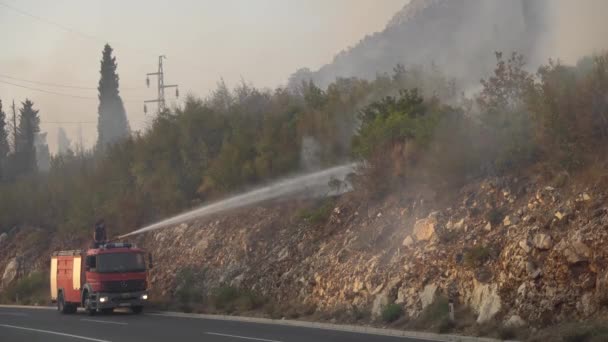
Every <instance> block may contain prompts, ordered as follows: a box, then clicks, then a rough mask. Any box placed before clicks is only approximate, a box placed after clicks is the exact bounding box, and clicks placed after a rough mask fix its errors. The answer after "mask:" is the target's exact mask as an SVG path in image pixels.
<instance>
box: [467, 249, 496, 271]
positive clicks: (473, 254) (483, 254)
mask: <svg viewBox="0 0 608 342" xmlns="http://www.w3.org/2000/svg"><path fill="white" fill-rule="evenodd" d="M491 255H492V253H491V249H490V248H489V247H486V246H482V245H477V246H474V247H472V248H470V249H468V250H467V251H465V253H464V263H465V265H467V266H469V267H479V266H481V265H483V264H484V263H485V262H486V261H487V260H488V259H490V257H491Z"/></svg>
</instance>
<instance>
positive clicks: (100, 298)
mask: <svg viewBox="0 0 608 342" xmlns="http://www.w3.org/2000/svg"><path fill="white" fill-rule="evenodd" d="M107 301H108V297H99V302H100V303H105V302H107Z"/></svg>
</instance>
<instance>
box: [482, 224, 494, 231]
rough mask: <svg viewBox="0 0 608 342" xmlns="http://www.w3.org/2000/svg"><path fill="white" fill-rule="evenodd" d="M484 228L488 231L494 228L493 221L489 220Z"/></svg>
mask: <svg viewBox="0 0 608 342" xmlns="http://www.w3.org/2000/svg"><path fill="white" fill-rule="evenodd" d="M483 229H485V230H486V231H488V232H489V231H491V230H492V222H488V223H486V225H485V227H483Z"/></svg>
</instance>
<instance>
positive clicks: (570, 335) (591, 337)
mask: <svg viewBox="0 0 608 342" xmlns="http://www.w3.org/2000/svg"><path fill="white" fill-rule="evenodd" d="M563 340H564V342H596V341H597V342H599V341H608V327H606V326H605V325H602V324H590V325H587V324H585V325H578V324H574V325H569V326H568V327H567V328H566V329H565V331H564V332H563Z"/></svg>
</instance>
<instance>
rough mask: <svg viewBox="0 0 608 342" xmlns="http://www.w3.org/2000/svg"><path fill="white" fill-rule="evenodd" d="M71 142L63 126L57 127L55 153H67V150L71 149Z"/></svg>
mask: <svg viewBox="0 0 608 342" xmlns="http://www.w3.org/2000/svg"><path fill="white" fill-rule="evenodd" d="M71 144H72V143H71V142H70V139H69V138H68V135H67V134H66V133H65V130H64V129H63V127H59V129H58V130H57V153H58V154H60V155H61V154H67V153H69V152H68V151H70V149H71Z"/></svg>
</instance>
